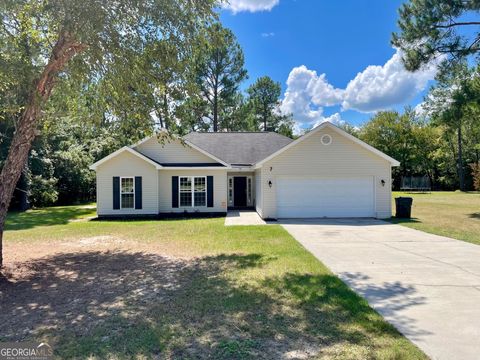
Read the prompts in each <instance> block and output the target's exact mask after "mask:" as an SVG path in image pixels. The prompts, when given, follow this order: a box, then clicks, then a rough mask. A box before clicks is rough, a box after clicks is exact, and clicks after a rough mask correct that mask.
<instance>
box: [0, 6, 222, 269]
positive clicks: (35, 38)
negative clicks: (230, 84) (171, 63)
mask: <svg viewBox="0 0 480 360" xmlns="http://www.w3.org/2000/svg"><path fill="white" fill-rule="evenodd" d="M213 6H214V2H213V0H209V1H195V2H193V1H187V0H180V1H179V0H175V1H173V0H153V1H133V0H124V1H120V2H118V1H110V0H105V1H96V0H84V1H81V2H79V1H75V0H51V1H48V2H47V1H33V0H23V1H18V0H4V1H2V2H1V5H0V7H1V8H0V16H1V22H2V26H0V53H1V54H2V55H1V58H0V62H1V63H2V67H1V70H0V71H1V73H0V79H2V80H4V79H6V80H7V81H9V82H10V83H8V82H7V84H6V85H2V88H1V89H0V91H2V92H4V93H8V94H11V93H12V92H13V90H12V89H13V88H15V87H16V86H17V85H18V89H20V90H21V94H22V96H21V97H20V100H19V102H18V103H17V105H18V109H17V112H16V114H17V115H18V117H17V118H16V119H15V133H14V135H13V138H12V141H11V144H10V147H9V151H8V155H7V157H6V159H5V161H4V162H3V167H2V170H1V173H0V267H1V266H2V265H3V256H2V254H3V252H2V246H1V244H2V238H3V227H4V223H5V218H6V214H7V210H8V207H9V204H10V201H11V197H12V194H13V191H14V189H15V186H16V184H17V182H18V179H19V177H20V174H21V172H22V169H23V168H24V164H25V162H26V160H27V158H28V153H29V150H30V148H31V145H32V142H33V140H34V139H35V136H36V129H37V126H38V122H39V119H40V117H41V112H42V109H43V107H44V105H45V104H46V103H47V101H48V99H49V98H50V95H51V94H52V91H54V88H55V85H56V83H57V82H59V81H61V80H62V78H64V77H65V76H66V75H67V74H69V73H72V74H77V75H78V76H80V77H81V75H85V76H86V75H87V74H88V75H90V76H92V77H93V78H96V79H99V78H101V77H102V75H103V74H104V73H105V72H107V71H108V69H109V67H110V65H112V64H116V63H119V62H125V63H128V62H129V61H130V60H131V59H134V58H135V57H136V56H137V53H138V52H139V51H141V49H143V48H145V45H146V44H148V43H150V42H155V41H158V40H159V39H169V40H170V41H173V42H175V43H177V44H179V45H180V44H181V43H182V42H186V41H189V39H191V38H193V36H192V33H194V32H195V30H196V29H198V28H199V27H200V26H201V25H202V24H204V23H205V22H206V21H209V20H210V19H211V17H212V14H213V13H212V7H213ZM16 77H19V78H21V80H22V81H21V82H18V81H17V82H16V81H15V78H16ZM15 90H16V89H15ZM8 96H10V95H8ZM20 109H21V110H20Z"/></svg>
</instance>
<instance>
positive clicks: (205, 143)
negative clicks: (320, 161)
mask: <svg viewBox="0 0 480 360" xmlns="http://www.w3.org/2000/svg"><path fill="white" fill-rule="evenodd" d="M184 138H185V140H187V141H189V142H191V143H192V144H194V145H196V146H198V147H199V148H201V149H203V150H205V151H207V152H208V153H210V154H212V155H214V156H215V157H217V158H219V159H221V160H223V161H225V162H226V163H228V164H231V165H252V164H255V163H256V162H258V161H260V160H263V159H265V158H266V157H267V156H269V155H271V154H273V153H274V152H276V151H277V150H279V149H281V148H282V147H284V146H286V145H288V144H289V143H290V142H292V141H293V140H292V139H290V138H288V137H286V136H283V135H280V134H277V133H274V132H216V133H214V132H203V133H200V132H199V133H195V132H192V133H190V134H187V135H185V137H184Z"/></svg>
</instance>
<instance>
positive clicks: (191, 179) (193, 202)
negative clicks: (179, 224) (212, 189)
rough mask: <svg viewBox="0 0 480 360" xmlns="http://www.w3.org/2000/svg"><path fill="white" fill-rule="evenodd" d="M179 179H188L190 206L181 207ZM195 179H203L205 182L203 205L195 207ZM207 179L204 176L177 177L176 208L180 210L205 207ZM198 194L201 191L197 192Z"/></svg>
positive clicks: (206, 201)
mask: <svg viewBox="0 0 480 360" xmlns="http://www.w3.org/2000/svg"><path fill="white" fill-rule="evenodd" d="M181 179H190V193H191V194H192V204H191V205H190V206H182V203H181V201H180V194H181V193H182V191H181V186H180V184H181ZM195 179H204V180H205V191H204V193H205V205H195ZM207 186H208V185H207V177H206V176H179V177H178V206H179V207H181V208H188V207H191V208H203V207H207V203H208V199H207V196H208V195H207V193H208V191H207ZM186 192H187V191H183V193H186ZM198 192H199V193H201V192H203V191H198Z"/></svg>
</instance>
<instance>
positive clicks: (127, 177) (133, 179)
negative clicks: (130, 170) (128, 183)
mask: <svg viewBox="0 0 480 360" xmlns="http://www.w3.org/2000/svg"><path fill="white" fill-rule="evenodd" d="M123 179H132V182H133V192H131V193H130V192H129V193H122V180H123ZM119 192H120V209H122V210H123V209H126V210H132V209H133V210H135V176H120V189H119ZM123 194H125V195H130V194H133V206H132V207H126V208H124V207H123V206H122V195H123Z"/></svg>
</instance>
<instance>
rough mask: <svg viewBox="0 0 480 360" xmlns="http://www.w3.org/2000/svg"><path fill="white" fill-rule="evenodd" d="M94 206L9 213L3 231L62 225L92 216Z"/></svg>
mask: <svg viewBox="0 0 480 360" xmlns="http://www.w3.org/2000/svg"><path fill="white" fill-rule="evenodd" d="M94 213H95V208H94V206H58V207H49V208H43V209H35V210H29V211H26V212H9V213H8V215H7V222H6V224H5V230H25V229H32V228H35V227H37V226H52V225H64V224H68V223H69V222H70V221H72V220H75V219H81V218H83V217H86V216H88V215H92V216H93V215H94Z"/></svg>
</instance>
